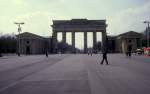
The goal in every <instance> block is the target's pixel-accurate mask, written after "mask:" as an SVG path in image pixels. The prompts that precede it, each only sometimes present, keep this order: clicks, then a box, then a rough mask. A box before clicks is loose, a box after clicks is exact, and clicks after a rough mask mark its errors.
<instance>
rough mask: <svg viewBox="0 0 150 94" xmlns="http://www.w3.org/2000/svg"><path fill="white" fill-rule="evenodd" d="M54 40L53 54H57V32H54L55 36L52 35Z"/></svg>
mask: <svg viewBox="0 0 150 94" xmlns="http://www.w3.org/2000/svg"><path fill="white" fill-rule="evenodd" d="M52 39H53V41H52V42H53V43H52V44H53V53H57V49H58V47H57V32H55V31H53V35H52Z"/></svg>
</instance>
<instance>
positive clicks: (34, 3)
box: [0, 0, 150, 36]
mask: <svg viewBox="0 0 150 94" xmlns="http://www.w3.org/2000/svg"><path fill="white" fill-rule="evenodd" d="M149 9H150V1H149V0H0V11H1V13H0V33H3V34H4V33H15V34H17V26H16V25H14V24H13V23H14V22H15V21H16V22H21V21H23V22H25V25H24V26H23V32H32V33H35V34H38V35H43V36H50V35H51V32H52V30H51V27H50V25H51V24H52V20H53V19H57V20H59V19H72V18H87V19H98V20H99V19H106V20H107V24H108V28H107V32H108V34H112V35H116V34H120V33H123V32H127V31H130V30H134V31H137V32H142V31H143V30H144V29H145V26H146V25H144V24H143V21H144V20H150V11H149Z"/></svg>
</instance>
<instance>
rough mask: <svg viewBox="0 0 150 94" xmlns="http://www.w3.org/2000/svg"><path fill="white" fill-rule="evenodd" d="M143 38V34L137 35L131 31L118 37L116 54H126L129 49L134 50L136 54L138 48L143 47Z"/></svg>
mask: <svg viewBox="0 0 150 94" xmlns="http://www.w3.org/2000/svg"><path fill="white" fill-rule="evenodd" d="M142 37H143V35H142V34H141V33H137V32H134V31H129V32H126V33H123V34H120V35H118V36H116V39H115V43H116V48H115V51H116V52H123V53H126V52H127V50H128V47H129V46H130V47H131V48H132V52H135V51H136V50H137V49H138V48H141V47H142Z"/></svg>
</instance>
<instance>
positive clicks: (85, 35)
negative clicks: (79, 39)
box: [84, 31, 87, 53]
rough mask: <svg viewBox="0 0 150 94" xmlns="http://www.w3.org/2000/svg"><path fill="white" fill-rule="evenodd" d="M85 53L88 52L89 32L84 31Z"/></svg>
mask: <svg viewBox="0 0 150 94" xmlns="http://www.w3.org/2000/svg"><path fill="white" fill-rule="evenodd" d="M84 53H87V32H86V31H85V32H84Z"/></svg>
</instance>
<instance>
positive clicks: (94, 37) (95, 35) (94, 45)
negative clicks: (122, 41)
mask: <svg viewBox="0 0 150 94" xmlns="http://www.w3.org/2000/svg"><path fill="white" fill-rule="evenodd" d="M96 40H97V34H96V32H95V31H94V32H93V50H96V42H97V41H96Z"/></svg>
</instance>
